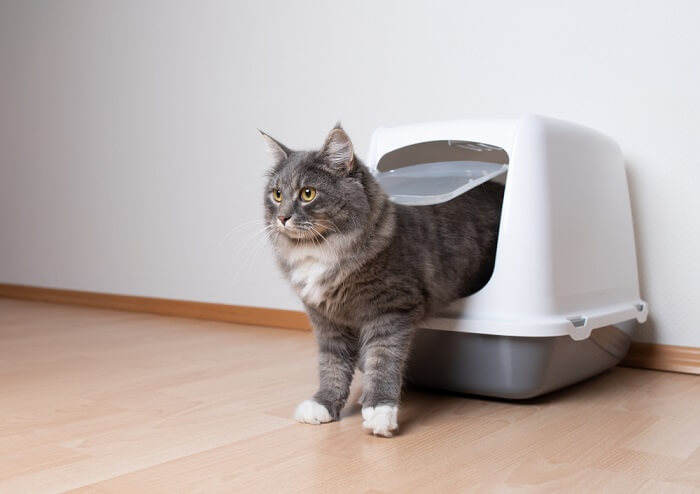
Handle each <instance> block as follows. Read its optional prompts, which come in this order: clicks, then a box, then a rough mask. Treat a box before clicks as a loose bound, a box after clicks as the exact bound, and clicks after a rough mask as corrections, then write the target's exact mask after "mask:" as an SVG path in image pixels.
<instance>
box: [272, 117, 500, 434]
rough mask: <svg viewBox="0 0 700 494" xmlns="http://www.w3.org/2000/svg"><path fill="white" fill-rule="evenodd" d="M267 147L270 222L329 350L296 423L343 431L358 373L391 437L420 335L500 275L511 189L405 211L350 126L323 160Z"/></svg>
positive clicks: (285, 265) (364, 400)
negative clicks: (366, 161) (504, 207)
mask: <svg viewBox="0 0 700 494" xmlns="http://www.w3.org/2000/svg"><path fill="white" fill-rule="evenodd" d="M263 136H264V137H265V139H266V140H267V142H268V144H269V146H270V148H271V150H272V152H273V155H274V158H275V166H274V168H273V169H272V170H271V171H270V172H269V174H268V176H269V182H268V184H267V189H266V190H265V221H266V224H267V226H268V227H269V228H270V229H271V230H273V231H274V232H275V234H273V235H272V236H271V238H272V244H273V248H274V252H275V256H276V259H277V262H278V264H279V265H280V267H281V269H282V271H283V272H284V274H285V276H286V278H287V279H288V280H289V281H290V282H291V284H292V286H293V287H294V288H295V290H296V291H297V293H298V294H299V295H300V297H301V299H302V301H303V303H304V306H305V307H306V310H307V312H308V314H309V317H310V319H311V322H312V324H313V327H314V333H315V335H316V339H317V342H318V349H319V377H320V387H319V389H318V391H317V392H316V394H315V395H314V396H313V397H312V398H311V399H310V400H306V401H304V402H302V403H301V404H299V406H298V407H297V408H296V411H295V414H294V418H295V419H296V420H298V421H299V422H304V423H308V424H320V423H324V422H331V421H333V420H338V419H339V417H340V411H341V409H342V408H343V406H344V405H345V402H346V400H347V398H348V394H349V389H350V383H351V380H352V377H353V374H354V371H355V367H356V366H357V367H359V368H360V369H362V370H363V372H364V380H363V381H364V383H363V386H364V387H363V392H362V396H361V398H360V402H361V404H362V417H363V419H364V423H363V427H364V428H366V429H370V430H371V431H372V432H373V433H374V434H376V435H380V436H386V437H390V436H391V435H392V432H393V431H395V430H396V429H397V428H398V423H397V414H398V406H399V399H400V395H401V386H402V379H403V372H404V367H405V364H406V361H407V359H408V355H409V349H410V346H411V337H412V335H413V333H414V331H415V330H416V327H417V325H418V324H419V323H420V321H421V320H422V319H423V318H425V317H426V316H427V315H429V314H431V313H434V312H435V311H437V310H439V309H440V308H442V307H443V306H444V305H446V304H447V303H449V302H451V301H453V300H455V299H457V298H460V297H463V296H466V295H468V294H470V293H473V292H475V291H476V290H478V289H479V288H481V287H482V286H483V285H484V284H485V283H486V282H487V281H488V278H489V277H490V275H491V272H492V270H493V264H494V256H495V250H496V237H497V232H498V223H499V219H500V210H501V203H502V198H503V186H501V185H498V184H495V183H486V184H483V185H481V186H479V187H478V188H476V189H473V190H472V191H470V192H469V193H467V194H463V195H462V196H459V197H457V198H455V199H453V200H451V201H449V202H446V203H443V204H438V205H434V206H413V207H411V206H402V205H399V204H395V203H392V202H391V201H390V200H389V198H388V197H387V195H386V194H385V193H384V192H383V191H382V189H381V187H380V186H379V184H378V183H377V182H376V180H375V179H374V177H373V176H372V174H371V173H370V172H369V170H368V169H367V168H366V167H365V166H364V165H363V164H362V163H361V162H360V161H359V160H358V159H357V157H356V156H355V154H354V151H353V146H352V143H351V141H350V138H349V137H348V135H347V134H346V133H345V131H344V130H343V129H342V128H340V126H336V127H335V128H334V129H333V130H331V131H330V133H329V134H328V137H327V138H326V141H325V143H324V145H323V147H322V148H321V149H320V150H319V151H292V150H291V149H289V148H287V147H286V146H284V145H283V144H281V143H280V142H278V141H276V140H275V139H273V138H271V137H270V136H268V135H267V134H264V133H263ZM435 358H440V356H439V355H436V356H435Z"/></svg>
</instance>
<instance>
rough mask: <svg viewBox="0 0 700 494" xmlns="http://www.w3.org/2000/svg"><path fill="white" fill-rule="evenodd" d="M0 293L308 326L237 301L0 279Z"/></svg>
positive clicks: (299, 317) (299, 318)
mask: <svg viewBox="0 0 700 494" xmlns="http://www.w3.org/2000/svg"><path fill="white" fill-rule="evenodd" d="M0 297H6V298H15V299H22V300H34V301H38V302H51V303H56V304H70V305H83V306H87V307H97V308H101V309H117V310H125V311H131V312H148V313H151V314H159V315H164V316H177V317H191V318H195V319H209V320H213V321H225V322H234V323H238V324H250V325H253V326H271V327H278V328H289V329H302V330H310V329H311V324H310V323H309V318H308V317H307V316H306V314H304V313H303V312H299V311H294V310H281V309H268V308H263V307H246V306H240V305H227V304H212V303H208V302H189V301H185V300H172V299H165V298H153V297H136V296H133V295H114V294H108V293H94V292H83V291H78V290H63V289H56V288H41V287H34V286H24V285H11V284H6V283H0Z"/></svg>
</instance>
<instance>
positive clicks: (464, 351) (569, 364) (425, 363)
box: [408, 320, 637, 399]
mask: <svg viewBox="0 0 700 494" xmlns="http://www.w3.org/2000/svg"><path fill="white" fill-rule="evenodd" d="M636 324H637V321H636V320H632V321H627V322H624V323H621V324H617V325H615V326H606V327H602V328H598V329H596V330H594V331H592V333H591V336H590V338H587V339H585V340H579V341H576V340H573V339H571V337H569V336H553V337H516V336H499V335H489V334H478V333H460V332H454V331H442V330H432V329H423V328H422V329H419V330H418V332H417V333H416V335H415V339H414V343H413V349H412V354H411V359H410V362H409V366H408V378H409V380H410V381H411V382H413V383H415V384H417V385H419V386H426V387H432V388H439V389H444V390H448V391H456V392H459V393H467V394H477V395H484V396H493V397H497V398H509V399H526V398H533V397H535V396H539V395H541V394H544V393H548V392H550V391H554V390H556V389H559V388H563V387H565V386H568V385H570V384H573V383H576V382H578V381H581V380H583V379H586V378H589V377H591V376H594V375H596V374H599V373H601V372H603V371H605V370H607V369H609V368H611V367H614V366H615V365H617V364H618V363H619V362H620V361H621V360H622V359H623V358H624V357H625V355H626V354H627V351H628V349H629V345H630V341H631V338H630V333H631V331H632V329H633V328H634V326H635V325H636Z"/></svg>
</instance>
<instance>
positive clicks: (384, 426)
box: [362, 405, 399, 437]
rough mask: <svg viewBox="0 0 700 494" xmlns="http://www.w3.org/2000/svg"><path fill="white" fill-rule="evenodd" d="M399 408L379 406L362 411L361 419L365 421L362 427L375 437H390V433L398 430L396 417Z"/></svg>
mask: <svg viewBox="0 0 700 494" xmlns="http://www.w3.org/2000/svg"><path fill="white" fill-rule="evenodd" d="M398 413H399V407H397V406H396V405H393V406H392V405H379V406H376V407H366V408H363V409H362V418H363V419H365V421H364V422H363V423H362V427H364V428H365V429H370V430H371V431H372V434H374V435H377V436H384V437H391V435H392V434H391V431H395V430H396V429H398V428H399V425H398V423H397V421H396V417H397V415H398Z"/></svg>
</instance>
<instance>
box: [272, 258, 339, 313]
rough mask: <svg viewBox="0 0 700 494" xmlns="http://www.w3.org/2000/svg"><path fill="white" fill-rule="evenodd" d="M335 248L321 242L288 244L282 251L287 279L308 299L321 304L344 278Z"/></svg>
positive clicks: (302, 296) (315, 304)
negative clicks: (318, 243) (326, 246)
mask: <svg viewBox="0 0 700 494" xmlns="http://www.w3.org/2000/svg"><path fill="white" fill-rule="evenodd" d="M333 252H335V251H334V250H331V249H330V248H322V247H320V246H318V245H295V246H293V247H291V246H288V247H287V248H283V249H282V250H281V251H278V255H279V256H280V260H281V261H282V264H283V266H284V268H285V269H284V271H285V273H286V275H287V278H288V279H289V281H290V282H291V284H292V286H293V287H294V289H295V290H296V291H297V293H298V294H299V296H300V297H301V298H302V300H303V301H304V302H306V303H307V304H309V305H312V306H315V307H318V306H319V305H321V304H322V303H323V302H324V301H325V300H326V297H327V294H328V291H329V290H330V289H331V288H333V287H334V286H335V283H336V282H337V281H338V279H339V277H340V273H339V266H338V264H339V261H338V258H337V256H336V255H334V254H333Z"/></svg>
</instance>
